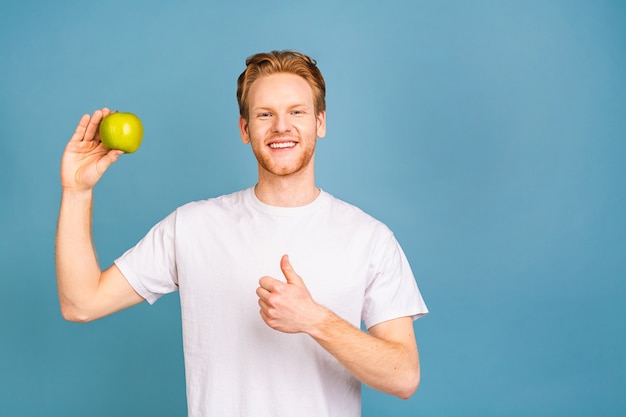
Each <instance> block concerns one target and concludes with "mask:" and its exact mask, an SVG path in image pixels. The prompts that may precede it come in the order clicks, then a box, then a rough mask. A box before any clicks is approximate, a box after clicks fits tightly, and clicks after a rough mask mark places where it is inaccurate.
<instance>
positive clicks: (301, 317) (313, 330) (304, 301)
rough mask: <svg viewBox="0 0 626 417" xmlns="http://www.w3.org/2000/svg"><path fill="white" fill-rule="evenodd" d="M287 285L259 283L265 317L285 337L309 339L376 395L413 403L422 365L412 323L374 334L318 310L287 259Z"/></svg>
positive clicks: (383, 326) (382, 326) (403, 321)
mask: <svg viewBox="0 0 626 417" xmlns="http://www.w3.org/2000/svg"><path fill="white" fill-rule="evenodd" d="M280 265H281V269H282V271H283V274H284V275H285V278H286V280H287V282H286V283H285V282H282V281H279V280H276V279H274V278H271V277H263V278H261V280H260V281H259V284H260V286H259V288H258V289H257V295H258V296H259V306H260V307H261V317H262V318H263V320H264V321H265V323H266V324H267V325H268V326H270V327H271V328H273V329H275V330H278V331H281V332H285V333H307V334H309V335H310V336H311V337H312V338H313V339H314V340H316V341H317V342H318V343H319V344H320V345H321V346H322V347H323V348H324V349H326V350H327V351H328V352H329V353H330V354H332V355H333V356H334V357H335V358H336V359H337V360H338V361H339V362H340V363H341V364H342V365H343V366H345V367H346V368H347V369H348V370H349V371H350V372H351V373H352V374H353V375H354V376H355V377H356V378H357V379H359V380H360V381H361V382H363V383H364V384H366V385H368V386H370V387H371V388H373V389H376V390H379V391H382V392H385V393H387V394H391V395H395V396H397V397H399V398H402V399H407V398H409V397H410V396H411V395H413V393H414V392H415V390H416V389H417V387H418V385H419V381H420V364H419V355H418V351H417V344H416V342H415V335H414V332H413V320H412V318H411V317H401V318H397V319H393V320H389V321H386V322H382V323H379V324H377V325H375V326H372V327H371V328H370V329H368V331H369V333H367V332H364V331H362V330H361V329H359V328H357V327H355V326H353V325H352V324H350V323H349V322H347V321H345V320H344V319H342V318H341V317H339V316H337V315H336V314H335V313H334V312H332V311H330V310H329V309H327V308H326V307H323V306H321V305H319V304H317V303H316V302H315V301H314V300H313V298H312V297H311V294H310V293H309V291H308V289H307V288H306V285H305V284H304V282H303V280H302V278H300V276H299V275H298V274H296V273H295V271H294V270H293V267H292V266H291V264H290V263H289V259H288V257H287V256H286V255H285V256H283V258H282V259H281V262H280Z"/></svg>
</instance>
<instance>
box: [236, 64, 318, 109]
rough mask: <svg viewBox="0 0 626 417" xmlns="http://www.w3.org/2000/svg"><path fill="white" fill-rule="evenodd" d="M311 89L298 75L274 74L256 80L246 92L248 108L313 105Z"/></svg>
mask: <svg viewBox="0 0 626 417" xmlns="http://www.w3.org/2000/svg"><path fill="white" fill-rule="evenodd" d="M313 101H314V100H313V89H312V88H311V86H310V85H309V83H308V82H307V81H306V80H305V79H304V78H302V77H301V76H299V75H296V74H290V73H283V72H280V73H276V74H271V75H265V76H262V77H260V78H258V79H257V80H256V81H254V83H252V86H251V87H250V91H249V92H248V102H249V104H250V108H255V107H264V106H278V105H295V104H302V105H310V106H312V105H313Z"/></svg>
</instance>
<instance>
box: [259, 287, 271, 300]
mask: <svg viewBox="0 0 626 417" xmlns="http://www.w3.org/2000/svg"><path fill="white" fill-rule="evenodd" d="M270 294H271V292H270V291H269V290H266V289H265V288H263V287H259V288H257V289H256V295H257V296H258V297H259V298H260V299H266V298H267V297H268V296H269V295H270Z"/></svg>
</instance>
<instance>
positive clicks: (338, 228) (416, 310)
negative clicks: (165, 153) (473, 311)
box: [115, 188, 428, 417]
mask: <svg viewBox="0 0 626 417" xmlns="http://www.w3.org/2000/svg"><path fill="white" fill-rule="evenodd" d="M283 254H288V255H289V259H290V262H291V264H292V265H293V268H294V270H295V271H296V273H297V274H298V275H300V276H301V277H302V279H303V280H304V283H305V285H306V286H307V288H308V289H309V291H310V293H311V295H312V296H313V298H314V300H315V301H316V302H318V303H319V304H322V305H324V306H326V307H327V308H329V309H331V310H332V311H334V312H335V313H336V314H338V315H339V316H341V317H342V318H344V319H345V320H347V321H349V322H350V323H352V324H353V325H354V326H356V327H359V326H360V324H361V322H363V323H364V324H365V326H366V327H367V328H370V327H371V326H373V325H375V324H378V323H381V322H384V321H387V320H391V319H394V318H398V317H405V316H412V317H413V318H417V317H420V316H421V315H424V314H426V313H427V312H428V310H427V308H426V305H425V304H424V301H423V299H422V296H421V295H420V292H419V290H418V287H417V285H416V283H415V279H414V277H413V273H412V272H411V268H410V266H409V264H408V262H407V260H406V257H405V255H404V253H403V252H402V249H401V248H400V246H399V245H398V243H397V241H396V239H395V238H394V236H393V234H392V233H391V231H390V230H389V229H388V228H387V227H386V226H385V225H384V224H382V223H381V222H379V221H378V220H376V219H374V218H372V217H371V216H369V215H367V214H365V213H364V212H362V211H361V210H359V209H358V208H356V207H354V206H352V205H350V204H347V203H345V202H343V201H341V200H338V199H336V198H335V197H333V196H331V195H330V194H328V193H326V192H324V191H322V192H321V193H320V195H319V197H318V198H317V199H316V200H315V201H313V202H312V203H311V204H308V205H306V206H302V207H296V208H284V207H273V206H268V205H266V204H263V203H262V202H261V201H259V200H258V199H257V198H256V196H255V194H254V188H248V189H246V190H243V191H239V192H236V193H233V194H229V195H225V196H221V197H218V198H214V199H209V200H204V201H199V202H193V203H189V204H186V205H184V206H182V207H180V208H178V209H177V210H176V211H175V212H173V213H172V214H170V215H169V216H168V217H166V218H165V219H164V220H162V221H161V222H160V223H158V224H157V225H156V226H154V228H152V230H150V232H149V233H148V234H147V235H146V236H145V237H144V238H143V239H142V240H141V241H140V242H139V243H138V244H137V245H136V246H135V247H134V248H132V249H130V250H129V251H127V252H126V253H125V254H124V255H122V256H121V257H120V258H119V259H117V260H116V261H115V263H116V265H117V266H118V267H119V269H120V270H121V271H122V273H123V274H124V276H125V277H126V279H128V281H129V282H130V284H131V285H132V286H133V288H134V289H135V290H136V291H137V292H138V293H139V294H141V296H142V297H144V298H145V299H146V300H147V301H148V302H149V303H154V302H155V301H156V300H157V299H158V298H159V297H160V296H161V295H163V294H166V293H170V292H173V291H176V290H178V291H179V293H180V300H181V310H182V326H183V345H184V357H185V370H186V379H187V402H188V409H189V416H193V417H199V416H204V417H206V416H226V417H227V416H255V417H263V416H267V417H280V416H285V417H293V416H296V415H297V416H299V417H306V416H311V417H323V416H336V417H351V416H359V415H360V411H361V384H360V382H359V381H358V380H357V379H355V378H354V377H353V376H352V375H351V374H350V373H349V372H348V371H347V370H346V369H345V368H344V367H343V366H342V365H341V364H339V363H338V362H337V360H336V359H335V358H334V357H333V356H331V355H330V354H329V353H328V352H327V351H325V350H324V349H323V348H321V347H320V346H319V345H318V344H317V343H316V342H315V341H314V340H313V339H312V338H311V337H309V336H308V335H305V334H285V333H281V332H278V331H276V330H273V329H271V328H270V327H268V326H267V325H266V324H265V323H264V322H263V320H262V319H261V316H260V314H259V306H258V297H257V295H256V292H255V291H256V288H257V287H258V285H259V284H258V281H259V278H261V277H262V276H265V275H269V276H271V277H274V278H276V279H281V280H284V276H283V274H282V272H281V270H280V258H281V256H282V255H283Z"/></svg>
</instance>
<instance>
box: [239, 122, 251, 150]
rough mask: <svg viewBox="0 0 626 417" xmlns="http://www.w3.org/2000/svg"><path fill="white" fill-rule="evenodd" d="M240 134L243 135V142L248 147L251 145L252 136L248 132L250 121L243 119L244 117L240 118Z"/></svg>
mask: <svg viewBox="0 0 626 417" xmlns="http://www.w3.org/2000/svg"><path fill="white" fill-rule="evenodd" d="M239 134H240V135H241V141H242V142H243V143H244V144H245V145H247V144H248V143H250V134H249V130H248V121H247V120H246V119H244V118H243V116H239Z"/></svg>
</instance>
